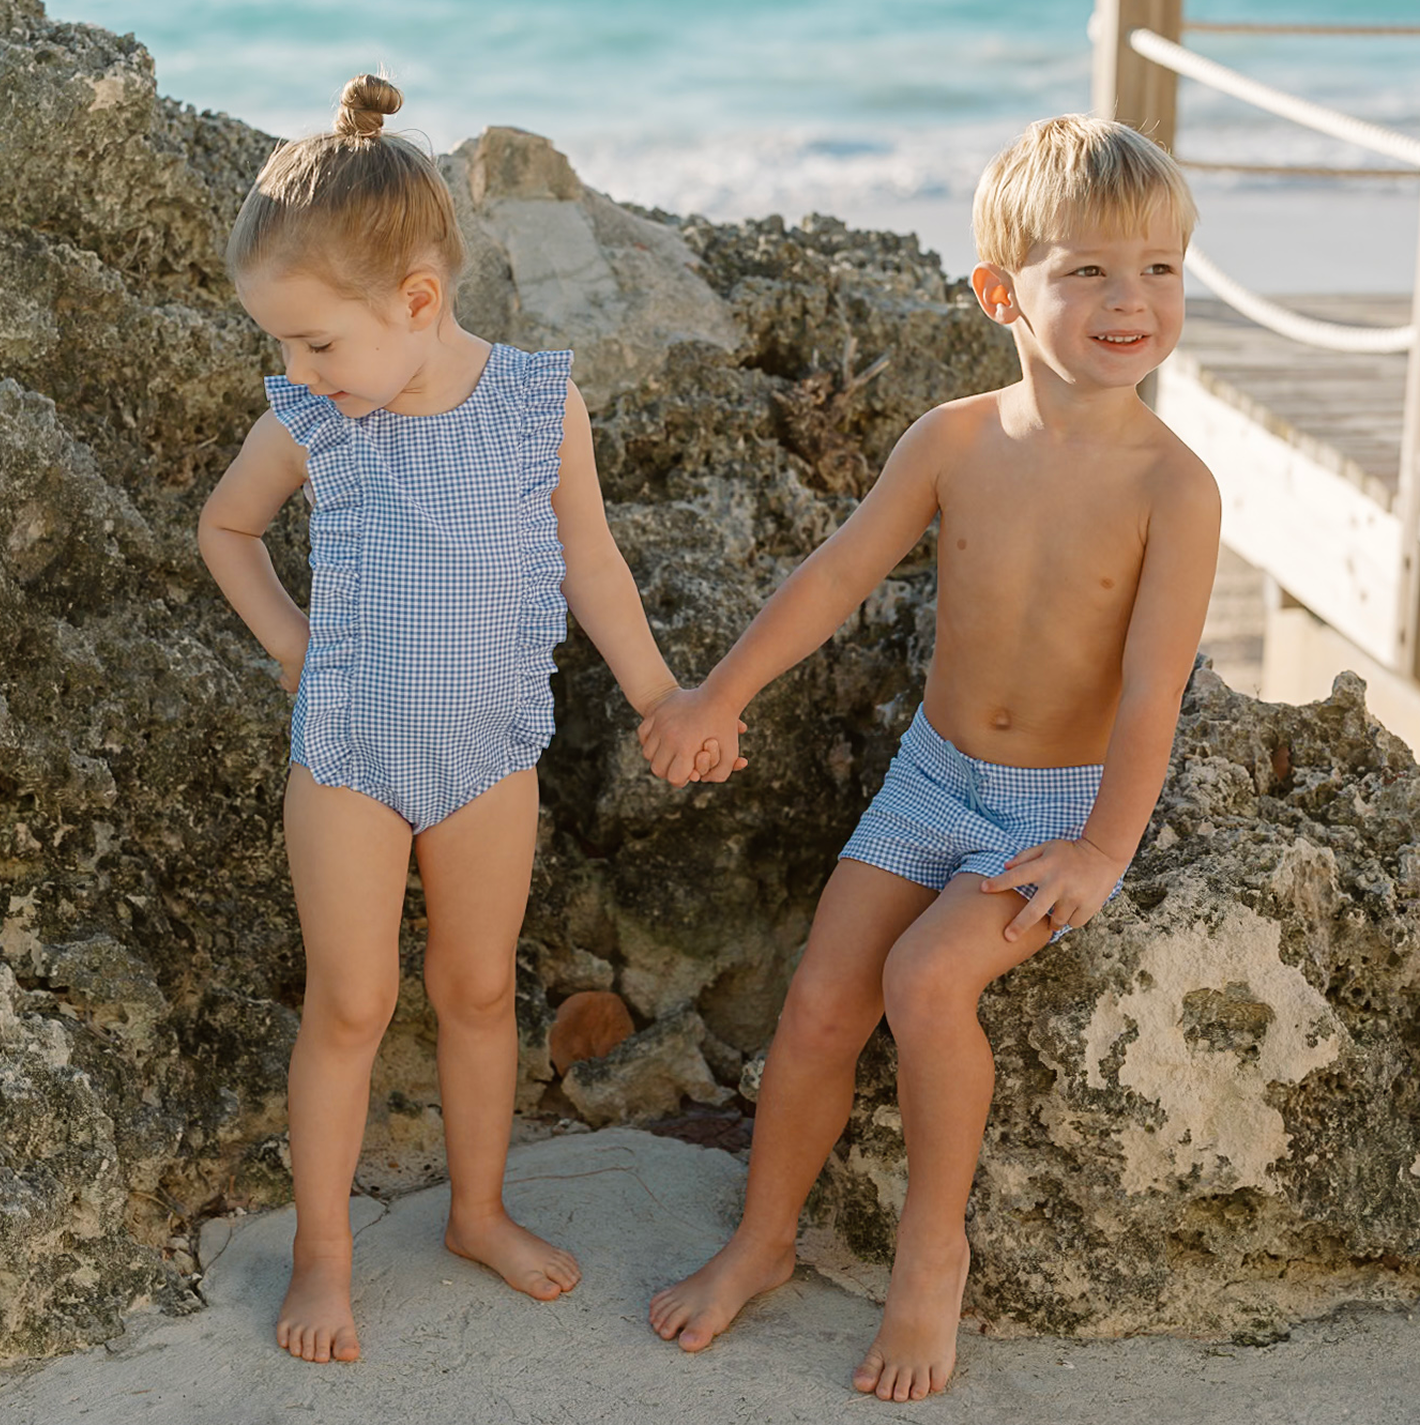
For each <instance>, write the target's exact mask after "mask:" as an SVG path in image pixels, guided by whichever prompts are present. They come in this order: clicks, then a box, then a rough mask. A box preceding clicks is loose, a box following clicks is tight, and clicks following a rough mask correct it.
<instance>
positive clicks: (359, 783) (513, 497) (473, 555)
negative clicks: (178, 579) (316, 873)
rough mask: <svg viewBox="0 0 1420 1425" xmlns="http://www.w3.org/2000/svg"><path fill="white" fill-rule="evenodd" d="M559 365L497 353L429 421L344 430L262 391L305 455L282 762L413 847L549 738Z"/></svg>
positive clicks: (556, 622) (318, 408) (327, 409)
mask: <svg viewBox="0 0 1420 1425" xmlns="http://www.w3.org/2000/svg"><path fill="white" fill-rule="evenodd" d="M571 365H572V353H571V352H569V351H544V352H538V353H536V354H535V355H529V354H528V353H527V352H523V351H518V350H517V349H515V348H514V347H510V346H502V345H499V346H495V347H494V348H493V351H492V354H491V355H490V356H489V358H488V364H487V366H486V367H485V368H484V371H483V374H482V376H481V377H480V378H479V382H478V385H477V386H476V387H475V388H474V390H473V393H472V394H471V395H470V396H469V397H468V399H467V400H466V401H464V402H463V404H462V405H460V406H457V407H455V408H454V409H453V410H451V411H445V412H443V413H441V414H439V415H432V416H403V415H397V414H395V413H394V412H392V411H386V410H375V411H371V412H370V413H369V414H368V415H365V416H360V417H357V418H355V419H351V418H349V417H347V416H344V415H342V414H341V413H340V411H339V410H338V409H337V408H336V406H335V405H334V403H333V402H332V401H330V400H329V399H327V398H326V397H325V396H316V395H312V394H311V392H310V391H308V390H307V389H306V387H304V386H297V385H293V384H292V383H291V382H290V381H288V380H286V379H285V378H284V377H280V376H273V377H268V378H267V382H266V391H267V397H268V399H269V400H270V402H271V408H272V410H273V411H274V412H275V414H276V417H277V419H278V420H280V422H281V423H282V425H284V426H285V427H286V429H287V430H289V431H290V432H291V435H292V436H293V437H294V438H295V440H296V442H297V443H298V444H299V445H301V446H302V447H304V448H305V450H306V470H307V473H308V475H309V477H310V493H311V499H312V505H313V508H312V510H311V608H310V621H311V641H310V646H309V647H308V648H307V650H306V661H305V666H304V667H303V668H302V670H301V684H300V688H299V690H298V692H297V695H296V706H295V710H294V712H293V713H292V717H291V760H292V761H293V762H299V763H301V764H302V765H303V766H305V767H307V768H309V769H310V773H311V775H312V777H314V778H315V780H316V781H317V782H319V783H321V785H323V786H330V787H350V788H352V789H353V790H355V791H357V792H363V793H364V794H365V795H366V796H369V797H373V798H375V800H376V801H380V802H383V803H384V804H385V805H386V806H388V807H391V808H393V810H395V811H396V812H398V813H399V815H400V816H402V817H404V819H405V820H406V821H408V822H409V824H410V825H411V826H412V827H413V828H414V830H415V831H416V832H420V831H424V830H426V829H427V828H429V827H431V826H433V825H434V824H435V823H437V822H439V821H442V820H443V818H444V817H446V816H448V815H449V814H450V813H451V812H454V811H457V810H458V809H459V808H460V807H461V806H463V805H465V804H466V803H467V802H470V801H472V800H473V798H474V797H476V796H478V795H479V794H480V793H482V792H485V791H487V790H488V788H489V787H491V786H493V784H494V783H495V782H498V781H500V780H501V779H502V778H503V777H506V776H507V775H508V774H509V773H511V772H516V771H520V770H522V769H523V768H526V767H531V766H533V765H534V764H535V763H536V762H537V760H538V757H539V756H540V755H541V753H542V749H543V748H544V747H546V746H547V743H548V741H549V740H550V738H551V737H552V730H553V727H552V690H551V687H550V686H549V684H548V678H549V676H550V674H551V673H552V672H553V671H554V665H553V661H552V650H553V648H554V647H555V646H556V645H557V644H558V643H559V642H561V640H562V639H563V638H564V637H566V632H567V605H566V602H565V601H564V600H563V597H562V578H563V575H564V573H565V572H566V571H565V566H564V564H563V561H562V545H561V543H560V541H559V540H558V537H557V517H556V515H555V514H554V513H553V509H552V492H553V491H554V490H555V489H556V488H557V479H558V473H559V468H560V463H559V449H560V447H561V443H562V414H563V409H564V407H565V405H566V399H567V377H568V372H569V371H570V369H571Z"/></svg>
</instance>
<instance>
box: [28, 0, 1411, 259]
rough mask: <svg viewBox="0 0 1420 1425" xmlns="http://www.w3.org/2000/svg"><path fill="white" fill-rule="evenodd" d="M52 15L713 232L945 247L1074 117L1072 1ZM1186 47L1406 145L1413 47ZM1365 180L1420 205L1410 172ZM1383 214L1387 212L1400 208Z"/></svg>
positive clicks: (1080, 44) (201, 91)
mask: <svg viewBox="0 0 1420 1425" xmlns="http://www.w3.org/2000/svg"><path fill="white" fill-rule="evenodd" d="M48 6H49V13H50V14H51V16H53V17H54V18H56V19H63V20H72V21H79V22H85V23H91V24H97V25H102V26H104V27H106V28H108V29H110V30H115V31H118V32H120V33H124V32H128V31H132V32H134V33H136V34H137V36H138V38H139V39H140V40H141V41H142V42H143V43H144V44H145V45H146V46H147V48H148V49H149V51H150V52H151V53H152V55H153V57H154V60H155V62H156V65H157V72H158V82H159V87H160V89H161V90H162V92H163V93H165V94H168V95H171V96H172V97H174V98H177V99H180V100H183V101H185V102H188V103H191V104H193V105H195V106H197V107H198V108H202V109H217V110H225V111H226V112H228V113H230V114H233V115H235V116H236V117H238V118H241V119H244V120H246V121H247V122H249V123H252V124H255V125H257V126H259V127H262V128H264V129H267V130H268V131H270V132H271V133H273V134H279V135H283V136H294V135H299V134H303V133H309V132H313V131H315V130H317V129H320V128H322V127H325V126H326V125H327V124H328V121H329V117H330V113H331V107H332V104H333V102H334V100H335V98H336V96H337V95H338V93H339V91H340V87H341V85H342V83H343V82H344V80H345V79H346V78H348V77H349V76H350V75H351V74H353V73H357V72H359V71H361V70H366V69H373V68H376V67H378V66H380V65H384V66H385V68H386V70H387V71H388V72H389V73H390V75H391V77H393V78H394V79H395V80H396V82H397V83H399V84H400V86H401V87H402V88H403V89H404V91H405V96H406V103H405V110H404V112H403V113H402V114H401V115H400V118H399V120H396V121H395V123H396V124H399V125H404V124H407V125H408V128H409V129H410V130H413V131H417V132H419V133H422V134H424V135H425V136H426V137H427V139H428V141H429V142H430V144H431V145H432V146H433V147H434V148H435V149H436V150H445V149H448V148H451V147H452V146H453V145H455V144H457V143H458V142H460V141H461V140H462V139H464V138H466V137H469V136H471V135H474V134H476V133H478V132H479V131H480V130H481V129H483V128H484V127H485V126H487V125H490V124H513V125H517V126H518V127H520V128H526V129H531V130H533V131H535V132H538V133H542V134H546V135H548V136H549V137H550V138H551V139H552V140H553V141H554V142H555V143H556V144H557V146H558V147H559V148H561V149H562V150H563V151H564V152H565V153H567V155H568V156H569V157H570V158H571V160H572V162H573V164H574V166H575V167H576V169H577V171H578V172H579V174H580V175H581V176H582V177H583V178H584V179H585V180H586V181H587V182H589V183H591V184H592V185H593V186H595V187H598V188H601V189H603V190H604V191H606V192H609V193H610V194H611V195H612V196H613V197H616V198H620V199H629V200H632V201H634V202H638V203H642V204H646V205H648V206H659V207H663V208H667V209H670V210H672V211H676V212H701V213H705V214H707V215H708V216H710V217H713V218H716V219H728V218H734V217H740V216H746V215H751V214H762V213H767V212H781V213H784V214H785V215H786V216H787V217H789V218H791V219H795V218H798V217H799V216H801V215H802V214H804V213H806V212H810V211H821V212H830V213H837V214H841V215H844V216H846V217H849V218H850V219H852V220H854V221H859V222H862V221H865V220H868V219H870V218H871V217H872V215H874V214H881V215H883V217H884V221H883V223H882V225H883V226H908V225H910V223H909V222H908V220H914V221H915V224H916V226H918V227H919V228H920V227H926V228H927V229H928V230H929V231H928V236H929V237H930V236H932V235H933V234H932V232H931V229H932V227H933V214H934V213H935V214H943V213H951V214H953V215H954V216H953V219H952V221H953V223H954V224H955V225H956V226H955V227H954V228H953V230H952V231H953V233H955V232H956V230H957V229H959V228H960V225H961V221H962V220H961V213H962V211H963V209H964V206H965V204H967V203H968V202H969V199H970V195H971V192H972V189H973V187H974V185H975V182H976V178H977V176H978V174H979V173H980V170H981V167H982V165H983V163H984V162H985V161H986V159H987V158H989V157H990V155H991V154H992V153H994V152H995V151H996V150H997V149H998V148H1000V147H1001V146H1002V145H1003V144H1004V143H1006V142H1008V141H1009V140H1010V139H1011V138H1012V137H1013V136H1014V135H1015V134H1017V133H1019V132H1020V130H1021V129H1022V128H1023V127H1024V126H1025V125H1026V124H1027V123H1029V122H1030V121H1031V120H1032V119H1035V118H1039V117H1042V116H1045V115H1048V114H1054V113H1062V112H1067V111H1075V110H1083V109H1087V108H1088V107H1089V103H1090V43H1089V39H1088V37H1087V33H1086V29H1087V25H1088V21H1089V15H1090V11H1091V8H1092V4H1091V0H868V2H867V3H865V0H715V3H713V4H704V3H690V2H689V0H610V3H608V0H595V3H594V0H404V3H403V4H401V5H399V6H394V5H391V4H389V3H388V0H188V3H184V4H174V3H172V0H48ZM1185 10H1186V14H1187V16H1188V18H1190V19H1195V20H1228V21H1237V20H1258V21H1279V22H1280V21H1287V22H1301V23H1307V22H1312V23H1339V22H1343V21H1344V22H1348V23H1353V24H1355V23H1362V22H1367V23H1374V24H1392V25H1403V24H1409V25H1420V0H1186V4H1185ZM1186 42H1187V43H1188V44H1189V45H1190V46H1191V47H1192V48H1195V49H1197V50H1199V51H1201V52H1203V53H1205V54H1208V55H1210V56H1211V57H1213V58H1215V59H1218V60H1220V61H1221V62H1223V63H1225V64H1228V65H1230V66H1232V67H1234V68H1237V69H1240V70H1242V71H1244V72H1245V73H1247V74H1249V75H1252V76H1253V77H1255V78H1258V79H1260V80H1262V81H1264V82H1266V83H1269V84H1272V85H1274V86H1276V87H1279V88H1282V89H1285V90H1288V91H1290V92H1292V93H1296V94H1300V95H1303V96H1305V97H1307V98H1310V99H1313V100H1315V101H1317V102H1320V103H1324V104H1328V105H1331V106H1333V107H1336V108H1340V109H1343V110H1345V111H1347V112H1349V113H1352V114H1355V115H1357V116H1359V117H1361V118H1366V119H1370V120H1372V121H1374V122H1377V123H1382V124H1385V125H1388V126H1390V127H1393V128H1398V129H1401V130H1403V131H1405V132H1408V133H1411V134H1415V135H1417V136H1420V36H1415V37H1413V38H1382V39H1368V38H1336V37H1328V38H1311V37H1295V38H1270V37H1259V36H1252V35H1239V36H1218V35H1208V34H1198V35H1195V36H1191V37H1188V38H1187V41H1186ZM1180 110H1181V124H1180V135H1181V137H1180V142H1179V151H1180V153H1181V154H1182V155H1184V156H1186V157H1190V158H1195V159H1206V160H1241V161H1251V162H1260V163H1269V164H1276V163H1286V164H1323V165H1332V166H1341V165H1348V166H1349V165H1364V166H1367V167H1374V166H1382V165H1384V164H1385V163H1386V162H1387V161H1386V160H1384V159H1380V158H1377V157H1375V156H1372V155H1369V154H1366V153H1364V152H1362V151H1360V150H1357V149H1354V148H1352V147H1350V146H1348V145H1346V144H1343V143H1340V142H1338V141H1336V140H1333V139H1330V138H1327V137H1325V136H1323V135H1320V134H1315V133H1312V132H1310V131H1308V130H1304V129H1301V128H1298V127H1296V126H1294V125H1291V124H1288V123H1286V122H1284V121H1282V120H1276V119H1272V118H1271V117H1269V116H1267V115H1264V114H1261V113H1260V112H1258V111H1256V110H1253V109H1251V108H1249V107H1248V106H1245V105H1243V104H1241V103H1240V102H1238V101H1236V100H1232V99H1228V98H1226V97H1224V96H1220V95H1217V94H1214V93H1212V92H1211V91H1208V90H1205V89H1202V88H1201V87H1200V86H1197V85H1194V84H1192V83H1187V82H1185V84H1184V86H1183V88H1182V90H1181V93H1180ZM1283 182H1284V184H1285V186H1287V187H1289V188H1291V189H1292V190H1296V189H1298V187H1299V186H1301V187H1306V188H1309V189H1315V193H1316V202H1317V210H1318V212H1321V211H1322V210H1323V209H1324V208H1325V207H1326V206H1327V205H1328V203H1329V202H1330V201H1331V200H1330V195H1331V194H1332V193H1333V192H1334V188H1335V185H1332V186H1330V187H1327V188H1324V189H1323V188H1321V187H1319V186H1318V185H1316V184H1315V183H1313V184H1310V185H1299V184H1298V182H1297V180H1295V179H1289V180H1284V181H1283ZM1198 186H1200V187H1201V188H1203V189H1211V190H1214V191H1222V192H1227V191H1231V192H1233V193H1236V192H1238V191H1240V190H1243V189H1265V188H1267V187H1269V186H1271V187H1273V188H1275V187H1277V186H1278V180H1262V179H1257V178H1251V179H1242V178H1235V177H1212V176H1206V177H1203V178H1200V179H1199V180H1198ZM1371 187H1372V188H1373V189H1375V188H1379V189H1380V190H1384V191H1385V192H1386V193H1387V194H1389V196H1390V198H1391V199H1393V200H1396V201H1398V197H1397V195H1399V194H1400V193H1402V192H1403V193H1404V194H1409V193H1412V192H1413V193H1414V194H1415V195H1416V199H1417V202H1420V181H1417V180H1415V179H1409V180H1407V179H1401V178H1397V179H1385V180H1378V181H1376V182H1374V183H1372V185H1371ZM1200 196H1201V197H1203V196H1205V195H1204V194H1202V193H1201V194H1200ZM1294 197H1295V193H1294ZM1396 201H1392V202H1391V203H1390V206H1389V207H1386V208H1385V211H1387V212H1390V211H1398V209H1397V208H1396ZM1382 206H1383V207H1384V206H1385V205H1384V204H1383V205H1382ZM1205 215H1206V208H1205ZM895 218H896V219H897V220H896V221H895V220H894V219H895ZM939 245H940V244H939ZM1395 247H1396V252H1397V253H1398V254H1400V261H1401V263H1402V266H1403V267H1404V266H1408V265H1409V264H1412V263H1413V258H1412V257H1409V256H1407V255H1406V254H1407V253H1413V240H1411V239H1408V238H1400V239H1398V241H1397V243H1396V245H1395ZM1403 285H1407V286H1408V285H1409V284H1408V279H1407V280H1406V282H1405V283H1404V284H1403Z"/></svg>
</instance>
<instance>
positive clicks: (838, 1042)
mask: <svg viewBox="0 0 1420 1425" xmlns="http://www.w3.org/2000/svg"><path fill="white" fill-rule="evenodd" d="M882 1012H883V1011H882V1005H881V1004H880V1003H870V1002H865V1001H864V999H863V997H862V996H861V995H858V994H851V995H850V994H848V993H846V992H845V990H844V989H843V988H842V987H839V986H835V985H826V984H823V983H821V982H820V983H815V984H813V985H799V984H798V982H797V981H796V982H794V983H792V984H791V985H790V987H789V993H788V995H787V997H786V998H785V1000H784V1009H783V1012H782V1013H781V1014H780V1016H779V1030H778V1034H777V1035H776V1037H778V1035H783V1036H784V1037H785V1038H786V1039H792V1040H793V1042H794V1043H795V1044H797V1045H798V1046H799V1047H800V1049H801V1050H802V1051H803V1052H804V1053H806V1054H809V1055H815V1056H821V1055H831V1054H836V1053H844V1054H853V1055H855V1056H856V1055H857V1054H858V1052H859V1051H860V1050H861V1049H862V1047H863V1045H864V1044H865V1043H866V1042H867V1038H868V1035H870V1034H871V1033H872V1032H873V1027H874V1026H875V1025H876V1024H877V1022H878V1020H879V1019H881V1018H882Z"/></svg>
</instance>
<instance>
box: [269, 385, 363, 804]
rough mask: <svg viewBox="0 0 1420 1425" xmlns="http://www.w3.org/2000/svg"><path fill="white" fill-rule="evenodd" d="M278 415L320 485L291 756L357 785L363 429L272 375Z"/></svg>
mask: <svg viewBox="0 0 1420 1425" xmlns="http://www.w3.org/2000/svg"><path fill="white" fill-rule="evenodd" d="M266 396H267V399H268V400H269V401H270V402H271V409H272V411H273V413H274V414H275V416H276V419H277V420H279V421H280V422H281V424H282V425H283V426H285V427H286V429H287V430H288V431H290V432H291V436H292V439H294V440H295V441H296V443H297V444H298V445H300V446H302V447H303V448H304V449H305V451H306V473H307V475H308V476H309V478H310V485H311V490H312V504H313V508H312V510H311V559H310V563H311V608H310V618H311V641H310V644H309V646H308V647H307V649H306V662H305V666H304V667H303V668H302V670H301V686H300V690H299V692H298V694H297V698H296V709H295V712H294V714H293V716H292V719H291V760H292V761H294V762H300V763H301V764H302V765H303V766H305V767H307V768H308V769H309V770H310V773H311V776H312V777H314V778H315V780H316V781H317V782H319V783H321V785H323V786H328V787H349V786H354V785H356V782H355V779H354V776H353V772H354V768H353V766H352V763H353V762H354V752H353V743H352V741H351V736H350V706H351V701H352V698H353V695H354V680H355V670H356V656H355V655H356V650H357V648H358V646H359V638H360V627H359V621H360V620H359V610H360V532H361V527H362V507H361V486H360V473H359V468H358V465H357V454H356V448H355V445H354V437H355V431H356V426H355V423H354V422H353V421H351V420H348V419H347V418H346V417H345V416H343V415H341V414H340V412H339V411H338V410H337V409H336V407H335V405H334V404H333V403H332V402H331V401H330V400H329V399H328V398H327V397H325V396H316V395H313V394H312V393H311V392H310V391H309V390H307V389H306V387H304V386H297V385H295V384H294V383H293V382H290V381H288V380H287V379H286V378H285V377H284V376H268V377H267V378H266Z"/></svg>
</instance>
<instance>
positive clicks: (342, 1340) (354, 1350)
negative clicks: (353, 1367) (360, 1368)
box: [331, 1326, 360, 1361]
mask: <svg viewBox="0 0 1420 1425" xmlns="http://www.w3.org/2000/svg"><path fill="white" fill-rule="evenodd" d="M331 1354H332V1355H334V1357H335V1359H336V1360H337V1361H358V1360H359V1359H360V1341H359V1338H358V1337H357V1336H356V1335H355V1333H354V1331H352V1330H351V1329H350V1328H349V1327H348V1326H342V1327H341V1328H340V1330H339V1331H337V1332H336V1333H335V1343H334V1345H333V1346H332V1348H331Z"/></svg>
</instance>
